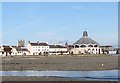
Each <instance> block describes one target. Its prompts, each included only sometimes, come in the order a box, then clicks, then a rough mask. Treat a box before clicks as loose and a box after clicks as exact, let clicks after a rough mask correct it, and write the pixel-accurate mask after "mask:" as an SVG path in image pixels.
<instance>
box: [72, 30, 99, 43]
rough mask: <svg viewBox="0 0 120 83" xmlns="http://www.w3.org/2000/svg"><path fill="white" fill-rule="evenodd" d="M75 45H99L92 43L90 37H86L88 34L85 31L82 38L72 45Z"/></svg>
mask: <svg viewBox="0 0 120 83" xmlns="http://www.w3.org/2000/svg"><path fill="white" fill-rule="evenodd" d="M75 44H79V45H80V44H97V45H99V43H97V42H96V41H94V40H93V39H91V38H90V37H88V33H87V31H84V32H83V37H82V38H80V39H79V40H77V41H76V42H75V43H74V45H75Z"/></svg>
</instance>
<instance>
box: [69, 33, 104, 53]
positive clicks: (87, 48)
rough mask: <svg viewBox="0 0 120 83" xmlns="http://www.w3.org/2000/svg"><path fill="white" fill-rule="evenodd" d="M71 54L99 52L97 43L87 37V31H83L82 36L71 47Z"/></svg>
mask: <svg viewBox="0 0 120 83" xmlns="http://www.w3.org/2000/svg"><path fill="white" fill-rule="evenodd" d="M71 53H73V54H101V53H102V51H101V48H100V45H99V43H97V42H96V41H94V40H93V39H91V38H90V37H88V33H87V31H84V32H83V37H82V38H80V39H79V40H78V41H76V42H75V43H74V44H73V48H72V49H71Z"/></svg>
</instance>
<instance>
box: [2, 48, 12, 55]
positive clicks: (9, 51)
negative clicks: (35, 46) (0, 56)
mask: <svg viewBox="0 0 120 83" xmlns="http://www.w3.org/2000/svg"><path fill="white" fill-rule="evenodd" d="M11 50H12V48H10V47H9V46H4V52H6V56H8V53H9V54H10V55H11V53H12V52H11Z"/></svg>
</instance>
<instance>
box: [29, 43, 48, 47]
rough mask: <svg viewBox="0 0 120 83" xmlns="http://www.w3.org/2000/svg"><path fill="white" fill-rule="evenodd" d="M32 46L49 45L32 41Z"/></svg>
mask: <svg viewBox="0 0 120 83" xmlns="http://www.w3.org/2000/svg"><path fill="white" fill-rule="evenodd" d="M30 44H31V46H48V44H47V43H30Z"/></svg>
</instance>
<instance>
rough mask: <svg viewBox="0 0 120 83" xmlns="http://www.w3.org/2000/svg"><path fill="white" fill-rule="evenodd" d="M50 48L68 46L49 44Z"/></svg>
mask: <svg viewBox="0 0 120 83" xmlns="http://www.w3.org/2000/svg"><path fill="white" fill-rule="evenodd" d="M49 46H50V48H66V47H64V46H61V45H49Z"/></svg>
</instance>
